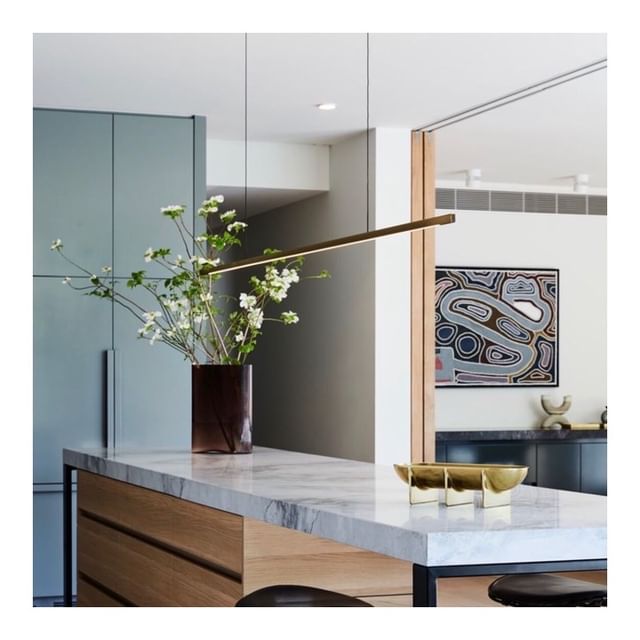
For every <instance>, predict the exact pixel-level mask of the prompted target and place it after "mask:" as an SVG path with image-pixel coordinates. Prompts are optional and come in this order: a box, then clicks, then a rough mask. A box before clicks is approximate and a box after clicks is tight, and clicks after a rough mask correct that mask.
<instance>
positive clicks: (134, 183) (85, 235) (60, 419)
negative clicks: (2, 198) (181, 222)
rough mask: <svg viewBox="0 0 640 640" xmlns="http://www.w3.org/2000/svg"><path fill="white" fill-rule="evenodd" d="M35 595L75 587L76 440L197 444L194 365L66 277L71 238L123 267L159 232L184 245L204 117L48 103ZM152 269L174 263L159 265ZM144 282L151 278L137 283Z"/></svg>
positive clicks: (201, 181) (42, 163) (201, 176)
mask: <svg viewBox="0 0 640 640" xmlns="http://www.w3.org/2000/svg"><path fill="white" fill-rule="evenodd" d="M33 141H34V225H33V228H34V288H33V294H34V398H33V402H34V595H35V596H55V595H59V594H61V593H62V561H61V546H60V544H59V542H60V539H61V532H62V524H61V520H62V518H61V516H62V495H61V489H62V485H61V481H62V478H61V451H62V448H64V447H90V446H104V445H110V446H114V445H115V446H116V447H124V446H143V447H149V448H152V447H153V448H168V447H180V448H184V447H188V446H189V440H190V375H189V365H188V364H187V363H185V362H184V361H183V359H182V357H181V356H180V354H178V353H174V352H172V351H171V350H169V349H168V348H167V347H166V346H164V345H156V346H154V347H149V345H148V343H146V342H142V341H138V340H136V329H137V321H136V320H135V319H132V318H128V317H125V316H127V315H128V314H127V312H126V311H124V310H122V309H121V308H120V307H118V305H115V304H112V303H111V302H110V301H106V300H99V299H96V298H91V297H86V296H83V295H81V294H80V293H78V292H76V291H72V290H71V289H70V288H69V287H68V286H64V285H63V284H62V283H61V281H62V278H63V276H67V275H69V276H74V282H78V281H79V280H75V277H76V276H78V275H79V272H78V271H76V270H75V269H74V268H73V267H71V266H70V265H68V264H66V263H65V262H64V261H63V260H62V258H60V256H58V255H56V254H55V253H53V252H51V251H50V250H49V246H50V244H51V242H52V241H53V240H54V239H56V238H61V239H62V241H63V243H64V248H65V252H66V253H68V255H69V256H71V257H74V258H76V259H77V261H78V262H79V263H80V264H82V265H83V266H86V267H87V268H89V269H90V270H92V271H94V272H96V273H98V272H99V270H100V268H101V267H102V266H104V265H111V266H112V267H113V270H114V276H120V277H119V278H118V280H122V279H123V277H126V276H128V275H129V273H130V272H131V271H133V270H138V269H142V268H145V266H148V265H147V264H146V263H145V262H144V258H143V254H144V252H145V250H146V249H147V247H148V246H153V247H160V246H170V247H175V248H176V249H177V250H179V249H181V248H182V247H180V246H179V245H178V244H177V236H176V234H175V230H174V229H173V228H172V227H173V223H172V222H171V221H170V220H168V219H166V218H163V217H162V215H161V213H160V207H162V206H165V205H168V204H184V205H186V207H187V213H186V222H187V224H188V225H189V226H190V227H192V226H193V224H194V215H193V212H194V206H197V204H199V203H200V202H201V201H202V200H203V199H204V198H205V197H206V186H205V141H206V138H205V123H204V119H203V118H199V117H193V118H179V117H162V116H146V115H133V114H131V115H121V114H110V113H93V112H81V111H65V110H48V109H36V110H34V138H33ZM152 275H158V276H159V275H161V274H160V273H157V274H156V273H154V274H152ZM135 293H136V294H137V292H135Z"/></svg>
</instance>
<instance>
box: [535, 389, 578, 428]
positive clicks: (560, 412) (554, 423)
mask: <svg viewBox="0 0 640 640" xmlns="http://www.w3.org/2000/svg"><path fill="white" fill-rule="evenodd" d="M540 404H541V405H542V408H543V409H544V410H545V411H546V412H547V413H548V414H549V415H548V416H547V417H546V418H545V419H544V420H543V421H542V424H541V425H540V428H541V429H560V428H562V427H570V426H571V422H569V420H568V418H567V417H566V416H565V415H564V414H565V413H566V412H567V411H569V409H571V396H564V398H563V399H562V404H561V405H560V406H558V407H554V406H553V405H552V404H551V397H550V396H540Z"/></svg>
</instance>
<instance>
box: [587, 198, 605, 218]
mask: <svg viewBox="0 0 640 640" xmlns="http://www.w3.org/2000/svg"><path fill="white" fill-rule="evenodd" d="M587 206H588V209H589V215H590V216H606V215H607V196H589V197H588V198H587Z"/></svg>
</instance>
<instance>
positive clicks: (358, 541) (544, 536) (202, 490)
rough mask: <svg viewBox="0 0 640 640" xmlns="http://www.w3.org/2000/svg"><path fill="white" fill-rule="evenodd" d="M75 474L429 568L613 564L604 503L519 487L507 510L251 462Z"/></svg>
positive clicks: (306, 465) (96, 458) (196, 462)
mask: <svg viewBox="0 0 640 640" xmlns="http://www.w3.org/2000/svg"><path fill="white" fill-rule="evenodd" d="M63 459H64V462H65V463H66V464H70V465H72V466H74V467H77V468H78V469H84V470H86V471H91V472H94V473H98V474H100V475H103V476H107V477H109V478H114V479H116V480H122V481H124V482H129V483H131V484H134V485H138V486H141V487H146V488H147V489H154V490H156V491H161V492H162V493H166V494H169V495H172V496H176V497H179V498H183V499H185V500H190V501H192V502H196V503H199V504H203V505H207V506H210V507H214V508H216V509H222V510H224V511H230V512H232V513H236V514H239V515H242V516H247V517H249V518H255V519H257V520H262V521H264V522H270V523H272V524H276V525H280V526H284V527H288V528H291V529H298V530H300V531H304V532H307V533H312V534H314V535H317V536H321V537H323V538H329V539H332V540H337V541H338V542H343V543H346V544H350V545H354V546H357V547H360V548H363V549H369V550H371V551H376V552H379V553H383V554H386V555H389V556H393V557H396V558H400V559H403V560H409V561H411V562H415V563H418V564H422V565H428V566H452V565H466V564H493V563H503V562H540V561H545V562H547V561H556V560H589V559H604V558H606V557H607V530H606V509H607V499H606V497H603V496H597V495H590V494H583V493H574V492H570V491H558V490H555V489H542V488H538V487H530V486H524V485H521V486H519V487H517V488H516V489H515V490H514V492H513V496H512V504H511V506H508V507H493V508H490V509H482V508H480V507H479V504H478V499H479V492H477V493H478V495H476V504H475V505H460V506H455V507H446V506H444V505H443V504H436V503H431V504H421V505H413V506H411V505H409V502H408V488H407V486H406V485H405V484H404V483H403V482H402V481H401V480H400V479H399V478H398V477H397V476H396V474H395V472H394V470H393V467H391V466H385V465H374V464H369V463H365V462H356V461H352V460H342V459H339V458H328V457H324V456H316V455H309V454H304V453H295V452H291V451H282V450H278V449H267V448H264V447H256V448H255V449H254V452H253V453H251V454H243V455H207V454H192V453H190V452H184V451H158V452H150V451H145V452H136V451H121V450H112V449H83V450H69V449H65V450H64V453H63Z"/></svg>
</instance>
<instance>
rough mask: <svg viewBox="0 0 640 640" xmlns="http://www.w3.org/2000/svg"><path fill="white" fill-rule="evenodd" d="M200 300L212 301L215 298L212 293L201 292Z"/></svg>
mask: <svg viewBox="0 0 640 640" xmlns="http://www.w3.org/2000/svg"><path fill="white" fill-rule="evenodd" d="M200 300H202V302H211V301H212V300H213V296H212V295H211V294H210V293H201V294H200Z"/></svg>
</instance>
